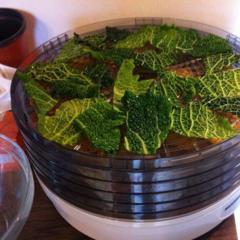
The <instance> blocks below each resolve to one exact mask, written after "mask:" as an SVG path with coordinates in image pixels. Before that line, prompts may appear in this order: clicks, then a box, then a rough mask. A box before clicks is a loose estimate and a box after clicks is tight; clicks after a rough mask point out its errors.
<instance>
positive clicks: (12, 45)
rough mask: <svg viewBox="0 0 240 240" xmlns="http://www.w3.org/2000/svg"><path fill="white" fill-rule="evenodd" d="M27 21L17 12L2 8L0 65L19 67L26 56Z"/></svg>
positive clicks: (0, 19)
mask: <svg viewBox="0 0 240 240" xmlns="http://www.w3.org/2000/svg"><path fill="white" fill-rule="evenodd" d="M25 29H26V21H25V19H24V17H23V15H22V14H21V13H20V12H18V11H17V10H14V9H10V8H0V63H2V64H5V65H8V66H12V67H17V66H19V64H20V63H21V62H22V60H23V59H24V57H25V55H26V47H27V46H26V42H25V43H24V32H25Z"/></svg>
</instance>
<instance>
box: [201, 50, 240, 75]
mask: <svg viewBox="0 0 240 240" xmlns="http://www.w3.org/2000/svg"><path fill="white" fill-rule="evenodd" d="M239 60H240V55H235V54H232V53H219V54H216V55H211V56H208V57H205V58H203V64H204V67H205V73H206V74H208V75H211V74H212V73H215V72H219V71H222V70H227V69H228V68H230V67H231V66H232V65H233V64H234V63H237V62H238V61H239Z"/></svg>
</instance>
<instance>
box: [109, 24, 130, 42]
mask: <svg viewBox="0 0 240 240" xmlns="http://www.w3.org/2000/svg"><path fill="white" fill-rule="evenodd" d="M128 35H130V32H129V31H128V30H126V29H120V28H116V27H106V41H107V42H110V43H114V42H117V41H119V40H121V39H124V38H126V37H127V36H128Z"/></svg>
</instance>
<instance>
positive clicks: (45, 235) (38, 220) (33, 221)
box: [0, 112, 237, 240]
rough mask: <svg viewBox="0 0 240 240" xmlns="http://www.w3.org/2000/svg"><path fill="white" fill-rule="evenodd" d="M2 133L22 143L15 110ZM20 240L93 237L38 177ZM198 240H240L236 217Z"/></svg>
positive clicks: (83, 239) (2, 126)
mask: <svg viewBox="0 0 240 240" xmlns="http://www.w3.org/2000/svg"><path fill="white" fill-rule="evenodd" d="M0 133H2V134H5V135H6V136H8V137H10V138H12V139H14V140H16V141H17V142H18V143H19V144H20V145H22V141H21V136H20V135H19V133H18V130H17V127H16V125H15V122H14V120H13V116H12V114H11V112H8V113H7V114H6V115H5V117H4V119H3V120H2V121H0ZM18 240H90V238H89V237H87V236H85V235H83V234H81V233H79V232H78V231H77V230H75V229H74V228H73V227H71V226H70V225H69V224H68V223H67V222H66V221H65V220H64V219H63V218H62V217H61V216H60V215H59V214H58V212H57V211H56V210H55V208H54V207H53V205H52V203H51V202H50V201H49V200H48V198H47V197H46V195H45V194H44V192H43V191H42V189H41V187H40V185H39V184H38V182H37V181H36V179H35V196H34V202H33V206H32V210H31V213H30V216H29V218H28V220H27V223H26V225H25V226H24V228H23V230H22V232H21V234H20V236H19V238H18ZM113 240H114V239H113ZM127 240H128V239H127ZM159 240H161V239H159ZM176 240H177V239H176ZM197 240H237V234H236V227H235V221H234V217H233V216H231V217H229V218H228V219H227V220H225V221H224V222H223V223H222V224H220V225H219V226H218V227H216V228H215V229H213V230H212V231H211V232H209V233H207V234H205V235H204V236H202V237H200V238H198V239H197Z"/></svg>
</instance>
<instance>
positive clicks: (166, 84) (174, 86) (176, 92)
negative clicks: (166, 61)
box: [156, 72, 197, 106]
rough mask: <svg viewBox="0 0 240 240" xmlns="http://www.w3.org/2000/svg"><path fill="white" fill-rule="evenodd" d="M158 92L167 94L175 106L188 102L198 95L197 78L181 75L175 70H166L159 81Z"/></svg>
mask: <svg viewBox="0 0 240 240" xmlns="http://www.w3.org/2000/svg"><path fill="white" fill-rule="evenodd" d="M156 89H157V92H159V93H160V94H161V95H163V96H166V97H167V98H168V100H169V101H170V102H171V103H172V104H173V105H174V106H180V105H182V104H183V103H188V102H190V101H191V100H192V98H193V97H194V96H195V95H196V93H197V92H196V91H197V90H196V80H195V79H194V78H191V77H186V78H183V77H180V76H177V75H176V74H175V73H174V72H164V73H162V74H161V76H160V80H159V81H158V82H157V87H156Z"/></svg>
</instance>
